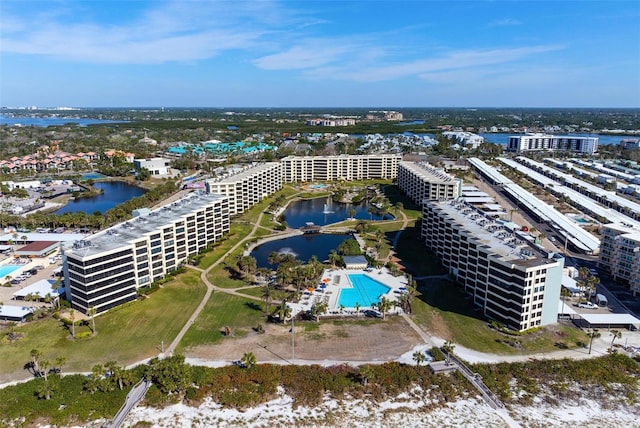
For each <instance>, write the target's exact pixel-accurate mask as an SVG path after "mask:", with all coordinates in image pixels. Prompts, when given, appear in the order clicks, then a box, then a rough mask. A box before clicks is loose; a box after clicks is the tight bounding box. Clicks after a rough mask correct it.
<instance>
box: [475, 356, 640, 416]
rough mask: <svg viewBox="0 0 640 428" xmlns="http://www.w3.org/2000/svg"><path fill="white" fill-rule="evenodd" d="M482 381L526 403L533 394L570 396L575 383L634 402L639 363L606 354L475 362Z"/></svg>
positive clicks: (508, 400)
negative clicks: (601, 355)
mask: <svg viewBox="0 0 640 428" xmlns="http://www.w3.org/2000/svg"><path fill="white" fill-rule="evenodd" d="M474 370H475V371H476V372H477V373H479V374H480V375H481V376H482V378H483V380H484V382H485V384H486V385H487V386H488V387H489V388H490V389H491V390H492V391H493V392H494V393H495V394H496V395H497V396H498V397H499V398H500V399H501V400H502V401H503V402H505V403H516V402H517V403H520V404H525V405H526V404H529V403H531V402H532V400H533V398H534V397H542V396H547V399H548V401H555V400H562V399H564V398H574V397H575V396H576V395H577V390H576V387H577V386H579V388H580V389H582V390H584V391H586V390H590V389H593V390H598V393H597V394H596V395H600V394H601V390H604V391H606V392H607V393H609V394H611V393H614V392H615V393H616V394H617V395H618V397H620V398H623V399H626V400H629V402H633V403H637V402H638V379H639V376H640V366H639V365H638V364H637V363H636V362H635V361H634V360H632V359H630V358H628V357H626V356H624V355H620V354H616V353H613V354H610V355H607V356H604V357H601V358H594V359H589V360H581V361H576V360H570V359H563V360H531V361H528V362H526V363H509V364H508V363H500V364H476V365H475V366H474Z"/></svg>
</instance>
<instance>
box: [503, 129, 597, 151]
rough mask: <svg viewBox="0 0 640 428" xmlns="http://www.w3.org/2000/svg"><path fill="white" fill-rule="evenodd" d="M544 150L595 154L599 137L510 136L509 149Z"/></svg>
mask: <svg viewBox="0 0 640 428" xmlns="http://www.w3.org/2000/svg"><path fill="white" fill-rule="evenodd" d="M544 150H563V151H569V152H577V153H586V154H594V153H595V152H597V151H598V137H583V136H575V135H561V136H557V135H547V134H527V135H512V136H510V137H509V145H508V146H507V151H510V152H531V151H544Z"/></svg>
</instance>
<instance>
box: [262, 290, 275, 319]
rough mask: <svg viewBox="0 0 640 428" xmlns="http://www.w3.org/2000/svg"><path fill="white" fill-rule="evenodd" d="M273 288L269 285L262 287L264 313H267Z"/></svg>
mask: <svg viewBox="0 0 640 428" xmlns="http://www.w3.org/2000/svg"><path fill="white" fill-rule="evenodd" d="M272 292H273V290H272V289H271V287H270V286H269V285H265V286H264V287H262V298H263V299H264V301H265V304H266V305H265V307H266V313H269V309H270V308H271V297H272V295H273V293H272Z"/></svg>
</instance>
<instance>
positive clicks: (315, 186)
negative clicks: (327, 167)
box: [311, 184, 327, 189]
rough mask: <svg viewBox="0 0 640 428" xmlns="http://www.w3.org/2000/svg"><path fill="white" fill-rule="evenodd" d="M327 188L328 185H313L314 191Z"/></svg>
mask: <svg viewBox="0 0 640 428" xmlns="http://www.w3.org/2000/svg"><path fill="white" fill-rule="evenodd" d="M325 187H327V185H326V184H312V185H311V188H312V189H324V188H325Z"/></svg>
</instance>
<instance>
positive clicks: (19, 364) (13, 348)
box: [0, 271, 206, 381]
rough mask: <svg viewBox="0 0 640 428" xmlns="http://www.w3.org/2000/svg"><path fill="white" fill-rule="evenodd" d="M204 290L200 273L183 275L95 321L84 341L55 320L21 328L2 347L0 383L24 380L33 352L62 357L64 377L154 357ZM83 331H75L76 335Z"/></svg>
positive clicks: (78, 329) (45, 355) (50, 358)
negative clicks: (17, 337) (93, 332)
mask: <svg viewBox="0 0 640 428" xmlns="http://www.w3.org/2000/svg"><path fill="white" fill-rule="evenodd" d="M205 290H206V289H205V286H204V285H203V284H202V283H201V282H200V279H199V272H193V271H187V272H186V273H184V274H182V275H179V276H177V277H176V279H174V280H173V281H171V282H169V283H168V284H166V285H165V286H164V287H163V288H161V289H160V290H158V291H156V292H155V293H152V294H151V295H149V297H148V298H147V299H145V300H142V301H136V302H133V303H130V304H128V305H124V306H120V307H118V308H116V309H114V310H112V311H110V312H108V313H106V314H104V315H101V316H98V317H96V320H95V321H96V330H97V332H98V334H97V335H96V336H94V337H90V338H87V339H78V340H72V339H71V338H70V333H69V330H68V329H67V328H66V327H64V326H63V325H62V323H61V322H60V321H58V320H56V319H53V318H48V319H44V320H40V321H34V322H30V323H27V324H25V325H23V326H20V327H18V328H17V332H18V333H21V334H23V337H22V338H21V339H20V340H19V341H17V342H15V343H11V344H7V343H3V344H1V345H0V361H2V364H0V381H6V380H9V379H16V378H20V377H27V375H28V374H27V372H26V370H23V366H24V365H25V364H26V363H27V362H29V361H30V360H31V358H30V355H29V354H30V352H31V350H32V349H38V350H39V351H41V352H42V358H43V359H46V360H49V361H53V360H55V358H56V357H58V356H65V357H66V358H67V363H66V365H65V367H64V368H63V370H64V371H90V370H91V367H93V365H94V364H97V363H104V362H107V361H110V360H115V361H117V362H118V363H119V364H130V363H133V362H135V361H139V360H142V359H145V358H148V357H151V356H154V355H157V354H158V353H159V352H160V350H159V349H160V346H161V342H162V341H164V343H165V345H168V344H169V343H171V341H172V340H173V339H174V338H175V337H176V335H177V334H178V332H179V331H180V329H181V328H182V326H183V325H184V323H185V322H187V319H188V318H189V316H190V315H191V313H192V312H193V310H194V309H195V308H196V306H197V305H198V303H199V302H200V300H201V299H202V297H203V296H204V293H205ZM86 329H87V327H79V328H76V333H78V332H81V331H85V330H86ZM21 374H24V376H22V375H21Z"/></svg>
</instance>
